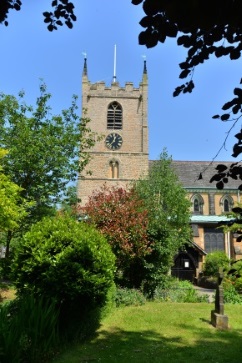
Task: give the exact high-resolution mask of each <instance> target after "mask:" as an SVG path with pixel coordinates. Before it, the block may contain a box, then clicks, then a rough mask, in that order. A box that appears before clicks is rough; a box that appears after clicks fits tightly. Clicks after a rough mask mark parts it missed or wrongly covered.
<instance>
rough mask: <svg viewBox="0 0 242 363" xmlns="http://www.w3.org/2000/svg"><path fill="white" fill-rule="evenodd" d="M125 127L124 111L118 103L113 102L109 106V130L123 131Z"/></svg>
mask: <svg viewBox="0 0 242 363" xmlns="http://www.w3.org/2000/svg"><path fill="white" fill-rule="evenodd" d="M122 127H123V111H122V107H121V105H120V104H119V103H118V102H112V103H110V105H109V106H108V114H107V129H110V130H121V129H122Z"/></svg>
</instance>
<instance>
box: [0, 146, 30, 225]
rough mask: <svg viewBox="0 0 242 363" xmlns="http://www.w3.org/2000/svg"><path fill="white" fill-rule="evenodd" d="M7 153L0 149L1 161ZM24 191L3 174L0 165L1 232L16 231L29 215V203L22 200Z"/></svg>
mask: <svg viewBox="0 0 242 363" xmlns="http://www.w3.org/2000/svg"><path fill="white" fill-rule="evenodd" d="M6 154H7V151H5V150H2V149H0V161H1V163H2V158H4V157H5V155H6ZM21 191H22V189H21V188H20V187H19V186H18V185H16V184H15V183H13V182H12V181H11V180H10V178H9V177H8V176H7V175H5V174H4V173H3V172H2V166H1V165H0V232H3V231H7V230H14V229H16V228H17V227H18V226H19V223H20V221H21V219H23V218H24V217H25V216H26V215H27V211H26V209H27V203H25V201H24V199H23V198H21Z"/></svg>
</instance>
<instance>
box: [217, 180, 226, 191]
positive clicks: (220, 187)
mask: <svg viewBox="0 0 242 363" xmlns="http://www.w3.org/2000/svg"><path fill="white" fill-rule="evenodd" d="M216 188H217V189H219V190H222V189H223V188H224V183H223V182H222V181H220V182H218V183H217V184H216Z"/></svg>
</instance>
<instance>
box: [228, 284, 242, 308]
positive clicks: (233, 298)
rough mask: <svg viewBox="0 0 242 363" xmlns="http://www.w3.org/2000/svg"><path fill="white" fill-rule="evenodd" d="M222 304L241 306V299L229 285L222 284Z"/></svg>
mask: <svg viewBox="0 0 242 363" xmlns="http://www.w3.org/2000/svg"><path fill="white" fill-rule="evenodd" d="M224 302H225V303H230V304H242V297H241V296H240V295H239V293H238V292H237V291H236V289H235V287H234V286H233V285H232V284H231V283H225V284H224Z"/></svg>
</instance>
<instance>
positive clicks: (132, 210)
mask: <svg viewBox="0 0 242 363" xmlns="http://www.w3.org/2000/svg"><path fill="white" fill-rule="evenodd" d="M80 212H81V213H82V214H84V215H86V216H88V218H89V219H88V222H89V223H94V225H95V226H96V228H97V229H98V230H99V231H101V232H102V234H103V235H104V236H105V237H106V238H107V240H108V242H109V243H110V245H111V247H112V250H113V252H114V254H115V256H116V267H117V273H116V282H117V283H119V284H121V285H124V286H129V287H140V284H141V280H142V273H141V271H140V270H139V268H142V264H143V262H142V261H143V258H144V256H145V255H147V254H148V253H149V252H150V250H151V246H150V242H149V238H148V235H147V223H148V219H147V211H146V210H145V209H144V206H143V202H142V201H141V200H140V199H139V198H138V196H137V195H136V194H135V193H134V190H133V189H131V190H129V191H127V190H125V189H123V188H120V187H112V188H108V187H107V186H106V185H104V186H103V187H102V188H101V189H100V190H97V191H94V192H93V194H92V195H91V196H90V197H89V201H88V202H87V204H86V205H85V206H84V207H83V208H81V210H79V213H80Z"/></svg>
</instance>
